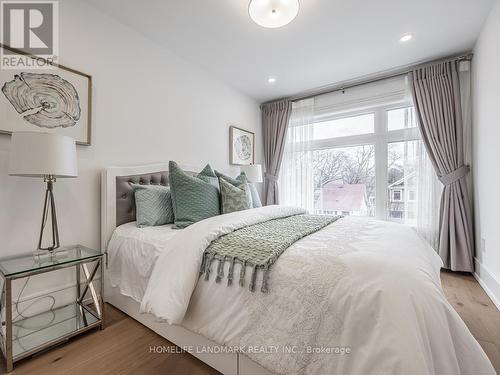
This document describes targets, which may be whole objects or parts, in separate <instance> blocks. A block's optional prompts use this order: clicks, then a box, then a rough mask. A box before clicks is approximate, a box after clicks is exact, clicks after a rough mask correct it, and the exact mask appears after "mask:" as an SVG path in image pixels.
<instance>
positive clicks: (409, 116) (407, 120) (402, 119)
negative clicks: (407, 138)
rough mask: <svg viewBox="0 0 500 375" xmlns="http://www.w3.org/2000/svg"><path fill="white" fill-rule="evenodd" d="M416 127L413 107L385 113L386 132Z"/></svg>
mask: <svg viewBox="0 0 500 375" xmlns="http://www.w3.org/2000/svg"><path fill="white" fill-rule="evenodd" d="M415 127H417V122H416V120H415V109H414V108H413V107H404V108H397V109H393V110H390V111H387V130H389V131H391V130H399V129H409V128H415Z"/></svg>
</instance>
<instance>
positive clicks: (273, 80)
mask: <svg viewBox="0 0 500 375" xmlns="http://www.w3.org/2000/svg"><path fill="white" fill-rule="evenodd" d="M267 82H268V83H271V84H272V83H275V82H276V78H274V77H269V78H268V79H267Z"/></svg>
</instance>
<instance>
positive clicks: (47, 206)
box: [36, 175, 60, 255]
mask: <svg viewBox="0 0 500 375" xmlns="http://www.w3.org/2000/svg"><path fill="white" fill-rule="evenodd" d="M43 181H44V182H46V183H47V190H46V191H45V203H44V205H43V215H42V226H41V228H40V237H39V240H38V250H37V251H36V253H45V254H47V252H48V253H49V254H52V255H53V253H54V251H55V250H56V249H58V248H59V246H60V244H59V229H58V227H57V216H56V204H55V200H54V183H55V182H56V178H55V177H54V176H52V175H48V176H45V177H44V178H43ZM49 213H50V219H51V226H52V245H51V246H48V247H42V242H43V232H44V229H45V226H46V224H47V220H48V216H49Z"/></svg>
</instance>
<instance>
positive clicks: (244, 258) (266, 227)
mask: <svg viewBox="0 0 500 375" xmlns="http://www.w3.org/2000/svg"><path fill="white" fill-rule="evenodd" d="M341 217H342V216H325V215H304V214H301V215H293V216H289V217H285V218H280V219H273V220H268V221H265V222H262V223H258V224H254V225H249V226H247V227H244V228H241V229H237V230H235V231H234V232H231V233H228V234H225V235H223V236H221V237H219V238H217V239H216V240H214V241H213V242H212V243H211V244H210V245H209V246H208V247H207V248H206V250H205V252H204V254H203V260H202V264H201V268H200V276H202V275H205V280H209V279H210V274H211V273H212V263H214V262H215V261H218V263H217V269H216V273H217V274H216V277H215V282H217V283H220V282H221V281H222V279H223V278H224V277H225V276H224V265H225V263H226V262H229V270H228V273H227V285H228V286H230V285H232V284H233V279H234V266H235V264H236V263H237V264H239V265H240V274H239V282H238V284H239V286H240V287H243V286H245V274H246V269H247V267H251V268H252V275H251V277H250V285H249V289H250V290H251V291H252V292H253V291H255V288H256V282H257V273H258V271H259V270H262V283H261V288H260V291H261V292H263V293H267V292H268V291H269V286H268V284H269V273H270V268H271V266H272V265H273V264H274V262H276V260H277V259H278V257H279V256H280V255H281V254H283V252H284V251H285V250H286V249H287V248H289V247H290V246H291V245H293V244H294V243H295V242H296V241H298V240H300V239H301V238H303V237H305V236H308V235H309V234H312V233H314V232H317V231H319V230H320V229H322V228H324V227H326V226H327V225H329V224H331V223H333V222H335V221H337V220H338V219H340V218H341Z"/></svg>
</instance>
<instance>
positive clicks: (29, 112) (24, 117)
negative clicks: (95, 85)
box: [0, 43, 92, 146]
mask: <svg viewBox="0 0 500 375" xmlns="http://www.w3.org/2000/svg"><path fill="white" fill-rule="evenodd" d="M0 49H4V50H9V51H10V52H11V53H14V54H18V55H22V56H24V57H28V58H31V59H33V60H34V61H35V60H37V61H40V60H42V61H43V62H44V65H51V68H48V69H22V68H20V69H17V68H16V69H0V113H2V117H3V118H2V121H1V122H0V134H5V135H11V134H12V133H13V132H15V131H35V132H45V133H56V134H60V135H66V136H69V137H71V138H74V139H75V141H76V144H78V145H83V146H90V145H91V144H92V76H91V75H89V74H86V73H83V72H81V71H78V70H76V69H72V68H69V67H67V66H64V65H61V64H55V63H54V64H53V63H50V62H48V61H46V60H45V59H43V58H40V57H37V56H34V55H30V54H29V53H26V52H24V51H22V50H18V49H15V48H12V47H9V46H7V45H4V44H1V43H0ZM26 78H30V79H33V80H37V82H42V83H41V84H40V85H43V83H44V82H46V81H47V80H48V79H52V80H53V82H54V83H61V84H60V88H61V87H62V89H65V88H66V89H67V90H71V93H75V92H76V95H75V94H73V95H70V96H66V95H61V96H64V97H66V98H67V97H71V98H72V99H73V100H72V101H69V100H68V101H64V103H61V104H60V103H55V104H56V106H57V105H61V106H63V105H66V107H67V106H68V105H69V106H70V107H71V109H72V117H70V116H68V118H67V119H62V117H64V116H60V118H59V119H55V117H57V116H53V115H52V114H50V116H44V115H43V114H38V113H35V116H33V113H34V112H38V110H37V108H28V109H26V108H24V107H23V108H20V105H16V104H17V103H16V102H15V100H16V99H17V100H18V101H19V102H25V101H24V98H23V97H21V95H22V94H19V93H20V92H23V90H19V86H21V85H22V82H23V81H24V80H25V79H26ZM15 85H17V86H18V87H14V88H13V89H12V90H11V91H9V90H8V88H9V87H11V86H15ZM4 88H5V89H4ZM60 88H59V89H60ZM40 90H44V88H43V87H41V88H40ZM24 91H27V90H24ZM10 92H12V94H10ZM31 94H32V93H31ZM15 95H18V97H17V98H16V97H15ZM32 95H33V94H32ZM33 96H34V95H33ZM53 100H57V96H56V99H53ZM27 101H28V102H29V101H30V100H27ZM31 101H33V100H31ZM61 101H62V99H61ZM68 102H69V103H70V104H68ZM25 105H26V104H24V106H25ZM49 105H51V104H49ZM42 111H43V110H41V111H40V112H42ZM61 112H63V110H61ZM4 114H5V115H4ZM50 117H52V118H50ZM28 119H29V120H28ZM57 121H59V122H57Z"/></svg>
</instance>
